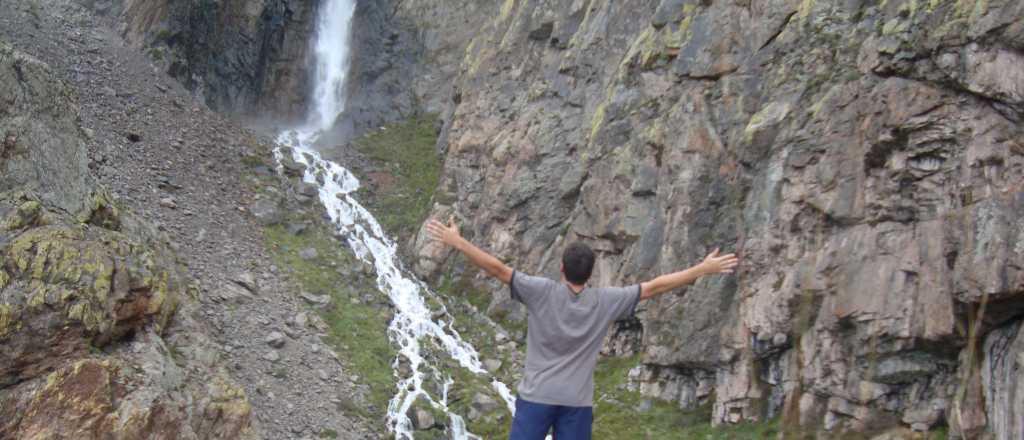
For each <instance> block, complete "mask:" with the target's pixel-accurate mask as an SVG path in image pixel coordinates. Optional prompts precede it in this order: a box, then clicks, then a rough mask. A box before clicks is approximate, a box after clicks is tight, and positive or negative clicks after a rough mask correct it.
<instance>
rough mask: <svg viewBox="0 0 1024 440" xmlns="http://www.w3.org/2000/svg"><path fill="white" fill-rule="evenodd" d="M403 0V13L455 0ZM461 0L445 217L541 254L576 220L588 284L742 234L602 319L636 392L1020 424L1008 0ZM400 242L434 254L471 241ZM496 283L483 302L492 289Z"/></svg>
mask: <svg viewBox="0 0 1024 440" xmlns="http://www.w3.org/2000/svg"><path fill="white" fill-rule="evenodd" d="M414 3H416V5H417V6H412V5H404V3H403V4H402V6H401V7H399V8H398V9H397V12H396V15H397V16H399V17H406V19H408V20H413V16H416V17H429V16H430V15H429V14H427V13H424V12H423V11H422V9H423V8H427V9H431V8H435V10H436V11H439V14H440V15H444V13H449V12H450V13H455V11H453V9H458V8H452V9H449V7H448V6H447V5H446V4H441V3H442V2H429V3H427V4H424V3H423V2H414ZM458 10H459V11H460V12H461V11H463V10H462V9H458ZM477 11H478V13H477V15H475V16H474V17H475V18H474V19H472V20H471V21H472V22H473V23H475V24H474V25H473V28H474V29H475V33H474V35H473V38H472V39H471V40H469V41H468V44H465V45H464V47H465V50H464V54H463V57H462V61H461V64H460V67H459V69H458V70H457V72H456V73H455V75H454V76H453V78H454V87H453V89H452V92H451V95H450V100H449V101H448V104H446V110H445V111H444V112H443V118H444V123H445V127H444V131H443V133H442V137H441V142H440V144H439V148H440V149H441V150H442V151H443V153H444V154H445V169H444V174H443V177H442V184H441V187H440V189H439V194H440V195H439V196H438V197H437V199H436V200H437V205H436V208H435V212H434V213H435V215H440V214H443V213H447V212H449V211H454V212H456V213H457V214H458V215H459V217H460V218H462V222H463V231H464V233H465V234H466V235H468V236H469V237H470V238H472V239H473V240H474V241H476V242H477V243H480V244H482V245H484V246H485V247H487V248H488V249H490V250H491V251H493V252H495V253H497V254H498V255H501V256H503V257H504V258H505V259H506V260H509V261H510V262H511V263H512V264H514V265H515V266H516V267H517V268H519V269H521V270H525V271H530V272H534V273H538V274H544V275H549V276H557V270H558V256H559V255H560V251H561V249H562V248H563V247H564V245H565V244H566V243H568V242H571V241H576V240H582V241H584V242H586V243H588V244H589V245H591V246H592V247H593V248H594V249H595V250H596V251H597V252H598V253H599V262H598V266H597V268H596V273H595V280H594V282H595V283H597V284H626V283H632V282H637V281H642V280H645V279H648V278H650V277H653V276H655V275H658V274H661V273H665V272H669V271H672V270H675V269H679V268H683V267H685V266H688V265H691V264H694V263H696V262H698V261H699V259H700V258H701V257H702V256H703V255H704V254H706V253H708V252H709V251H710V250H711V249H713V248H715V247H722V248H723V249H726V250H735V251H737V252H738V253H740V254H741V256H742V259H743V263H742V266H741V270H740V271H739V272H738V273H737V274H736V275H734V276H716V277H711V278H708V279H704V280H701V281H700V282H698V283H697V284H696V285H695V286H693V287H691V288H690V289H689V290H688V291H687V292H677V293H671V294H667V295H664V296H662V297H660V298H658V299H656V300H654V301H651V302H648V303H646V304H644V305H643V307H641V310H640V312H639V318H638V319H639V320H638V322H635V323H628V324H626V325H623V326H622V328H620V329H618V331H617V332H616V333H615V334H616V335H617V336H616V337H614V338H612V339H611V340H610V341H609V345H608V350H609V351H610V352H615V353H629V352H631V351H636V352H639V353H641V354H642V358H643V366H642V367H641V368H640V369H638V370H636V371H634V374H633V376H634V378H635V380H636V382H637V386H638V387H639V389H640V390H641V391H643V392H645V393H646V394H648V395H652V396H656V397H660V398H664V399H671V400H678V401H679V402H680V405H682V406H684V407H691V406H696V405H701V404H711V405H713V411H712V418H713V421H714V422H715V423H738V422H741V421H750V420H764V419H767V418H774V417H782V418H783V421H784V424H785V426H786V427H787V428H798V429H801V430H804V431H812V432H819V433H836V432H843V431H858V432H866V433H879V432H882V431H886V430H890V429H912V430H918V431H922V430H929V429H932V428H935V427H939V426H943V425H948V426H950V427H951V433H952V435H953V436H954V437H965V438H978V437H982V436H991V437H993V438H1016V437H1019V435H1020V429H1021V428H1020V426H1019V424H1018V423H1017V422H1016V421H1017V420H1019V419H1020V418H1021V417H1022V415H1024V414H1022V413H1021V410H1020V408H1019V406H1020V405H1019V402H1017V401H1016V400H1015V399H1017V398H1016V397H1014V396H1016V394H1015V392H1014V391H1012V390H1015V389H1016V388H1017V387H1019V386H1020V384H1021V382H1020V380H1021V379H1020V375H1019V371H1020V368H1021V367H1024V364H1022V363H1021V362H1022V361H1021V360H1020V359H1018V358H1019V357H1020V355H1021V353H1022V352H1021V347H1020V344H1018V343H1015V342H1012V343H1011V342H1009V341H1015V340H1016V339H1014V338H1015V337H1016V336H1014V335H1015V334H1016V333H1017V330H1016V329H1017V328H1018V327H1019V322H1020V320H1021V315H1022V312H1024V271H1022V268H1024V247H1022V246H1021V245H1020V242H1021V238H1022V236H1021V235H1022V234H1024V223H1022V222H1021V220H1020V218H1021V213H1022V212H1024V192H1022V188H1021V182H1024V129H1022V126H1021V118H1022V116H1024V76H1022V73H1021V72H1024V25H1022V23H1024V21H1022V17H1024V4H1022V3H1020V2H1017V1H1011V0H1007V1H999V0H991V1H984V2H980V1H979V2H963V1H961V2H952V1H930V2H921V1H911V0H907V1H887V2H872V1H857V0H854V1H846V2H821V1H817V2H816V1H793V0H768V1H758V2H751V1H742V0H734V1H704V2H697V1H689V0H664V1H658V0H647V1H636V2H616V1H609V0H571V1H570V0H521V1H517V0H507V1H505V2H503V4H501V5H493V6H491V7H484V6H481V8H480V9H478V10H477ZM436 35H438V37H439V38H441V39H442V40H443V41H445V42H446V43H441V44H438V47H440V46H444V45H445V44H451V45H454V46H457V44H456V43H457V42H458V40H459V38H458V36H457V35H451V36H447V35H445V34H444V33H440V34H436ZM450 72H452V71H451V70H450V69H449V70H444V71H439V74H441V75H449V74H451V73H450ZM438 90H442V91H444V90H445V89H444V88H441V87H438ZM438 102H440V101H438ZM416 247H417V250H418V252H419V253H420V255H421V257H422V258H421V259H420V261H418V262H417V264H416V266H417V269H418V270H419V271H420V273H422V274H424V275H426V276H433V275H436V274H437V273H438V272H440V271H442V270H444V269H445V267H447V265H448V264H461V263H458V261H459V260H458V259H455V258H450V256H449V255H447V254H445V253H443V252H442V250H440V249H438V248H437V247H435V246H434V245H432V244H429V243H426V242H425V241H424V240H423V237H422V236H421V237H420V240H419V241H418V243H417V244H416ZM494 291H495V292H496V293H495V298H494V301H493V302H492V304H491V309H492V310H498V309H506V308H508V307H509V299H508V298H507V295H508V294H507V291H506V290H505V289H497V288H495V289H494ZM637 332H639V333H640V334H639V335H638V334H637ZM1018 339H1019V338H1018ZM636 340H639V341H640V342H639V344H637V343H636V342H635V341H636ZM1018 400H1019V399H1018Z"/></svg>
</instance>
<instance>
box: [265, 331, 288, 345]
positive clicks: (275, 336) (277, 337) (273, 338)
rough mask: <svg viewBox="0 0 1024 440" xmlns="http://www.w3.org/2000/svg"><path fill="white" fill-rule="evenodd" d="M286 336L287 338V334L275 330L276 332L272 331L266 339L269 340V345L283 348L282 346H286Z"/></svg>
mask: <svg viewBox="0 0 1024 440" xmlns="http://www.w3.org/2000/svg"><path fill="white" fill-rule="evenodd" d="M284 338H285V336H284V335H283V334H282V333H281V332H276V331H275V332H270V334H268V335H267V338H266V339H265V341H266V342H267V345H269V346H271V347H274V348H281V347H284V342H285V339H284Z"/></svg>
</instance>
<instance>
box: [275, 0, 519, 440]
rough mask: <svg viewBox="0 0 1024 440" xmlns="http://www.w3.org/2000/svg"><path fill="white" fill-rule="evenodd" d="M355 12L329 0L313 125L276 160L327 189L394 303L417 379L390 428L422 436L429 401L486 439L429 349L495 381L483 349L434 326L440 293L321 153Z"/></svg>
mask: <svg viewBox="0 0 1024 440" xmlns="http://www.w3.org/2000/svg"><path fill="white" fill-rule="evenodd" d="M354 10H355V1H354V0H326V1H325V3H324V4H323V6H322V9H321V11H320V18H319V20H318V23H317V29H316V35H315V40H314V41H313V42H312V47H313V50H314V52H313V53H314V56H315V62H316V67H315V69H316V72H315V84H314V87H313V90H314V92H313V93H314V94H313V96H312V100H311V101H312V105H311V110H310V114H309V115H308V118H307V122H306V124H304V125H302V126H299V127H295V128H292V129H289V130H286V131H284V132H282V133H281V134H280V135H279V136H278V139H277V140H278V144H280V145H281V147H278V148H277V149H275V151H274V155H275V158H276V159H277V160H278V162H279V163H280V162H281V161H282V160H283V159H284V158H285V155H289V156H290V158H291V159H292V160H295V161H296V162H299V163H302V164H304V165H306V171H305V175H304V176H303V180H304V181H306V182H309V183H313V184H316V185H318V186H319V188H320V191H319V196H320V201H321V202H322V203H323V205H324V207H326V208H327V213H328V215H329V217H330V219H331V222H332V223H333V224H334V226H335V227H337V229H338V231H339V232H340V233H341V235H342V236H344V237H345V240H346V242H347V244H348V246H349V247H351V249H352V251H353V252H354V253H355V255H356V256H357V257H358V258H359V259H360V260H362V261H364V262H367V263H370V264H372V265H373V267H374V269H375V270H376V275H377V286H378V287H379V288H380V290H381V291H382V292H384V293H385V294H387V295H388V297H389V298H390V300H391V302H392V303H393V304H394V307H395V317H394V318H393V319H392V321H391V323H390V325H389V327H388V335H389V337H390V339H391V341H392V343H393V344H394V345H395V347H396V348H397V349H398V351H399V353H400V355H401V356H400V357H404V358H405V359H407V360H408V365H409V370H411V372H412V373H411V375H408V377H401V376H400V375H398V374H396V381H397V384H396V389H395V396H394V397H393V398H392V399H391V401H390V402H389V404H388V409H387V420H386V423H387V426H388V429H389V430H390V431H391V432H392V433H393V434H394V436H395V438H396V439H409V440H412V439H413V438H414V430H413V427H412V422H411V420H410V419H409V417H407V415H406V414H407V413H408V411H409V408H410V407H411V406H412V405H413V403H414V402H415V401H416V400H417V399H424V400H425V401H426V402H428V403H429V404H430V405H432V406H434V407H435V408H437V409H439V410H441V411H443V412H444V413H445V414H446V415H447V416H448V419H449V420H448V430H449V434H450V435H451V437H452V438H453V439H457V440H463V439H478V438H479V437H478V436H476V435H473V434H472V433H470V432H468V431H467V430H466V424H465V422H464V421H463V420H462V418H461V417H459V416H458V415H457V414H455V413H453V412H451V411H449V410H448V403H449V402H448V390H449V389H450V388H451V386H452V385H453V384H454V381H453V379H452V377H451V375H449V374H446V373H445V372H444V371H443V370H442V369H441V368H439V367H438V366H437V365H435V364H434V362H433V361H432V360H431V359H430V358H429V357H428V356H425V349H426V348H427V347H429V346H431V345H433V346H436V348H437V349H438V350H439V351H442V352H443V353H446V354H447V355H448V356H451V358H452V359H454V360H456V361H457V362H458V363H459V364H460V365H461V366H462V367H463V368H466V369H468V370H470V371H472V372H473V373H477V374H487V373H486V372H485V370H484V368H483V367H482V365H481V363H480V359H479V355H478V353H477V351H476V349H474V348H473V346H471V345H470V344H469V343H467V342H466V341H464V340H463V339H462V338H461V337H460V335H459V333H458V332H457V331H456V330H455V329H454V328H453V323H452V322H445V321H443V320H441V319H438V320H436V321H435V320H434V319H432V317H431V310H430V308H429V307H428V306H427V302H426V300H425V297H426V296H431V295H436V294H435V293H433V292H431V291H430V289H429V288H427V286H425V285H424V284H423V283H422V282H420V281H418V280H417V279H416V278H415V277H413V276H412V275H411V274H409V272H408V271H406V270H405V269H404V267H403V266H402V263H401V261H399V259H398V257H397V255H396V254H397V246H396V244H395V243H394V241H392V240H391V239H389V238H388V237H387V235H386V234H385V233H384V231H383V230H382V229H381V227H380V224H379V223H378V222H377V220H376V219H375V218H374V217H373V215H372V214H370V212H369V211H367V210H366V209H365V208H364V207H363V206H362V205H360V204H359V202H358V201H357V200H356V199H355V198H353V197H352V194H353V193H354V191H356V190H357V189H358V188H359V181H358V179H356V177H355V176H353V175H352V173H351V172H349V171H348V170H347V169H345V168H344V167H342V166H341V165H339V164H337V163H334V162H331V161H329V160H325V159H324V158H323V157H321V155H320V154H319V153H318V152H317V151H316V150H315V149H314V148H313V145H314V144H315V142H316V140H317V139H318V138H319V137H320V135H321V134H322V133H324V132H326V131H327V130H329V129H330V128H331V127H332V126H333V125H334V122H335V120H336V119H337V117H338V115H339V114H340V113H341V112H342V111H343V110H344V109H345V96H344V85H345V81H346V77H347V74H348V70H349V47H350V45H349V41H350V38H351V26H350V25H351V22H352V16H353V13H354ZM398 366H399V359H397V358H396V360H395V362H394V364H393V367H394V368H395V369H396V371H397V368H398ZM427 381H432V382H433V383H436V384H441V385H442V387H441V392H440V393H439V394H440V395H433V394H431V393H430V392H429V391H428V390H427V389H425V387H424V384H425V382H427ZM491 385H492V387H493V388H494V390H495V391H496V392H497V393H498V394H499V395H500V396H501V397H502V398H503V399H504V401H505V403H506V405H507V406H508V410H509V411H510V412H512V411H514V409H515V406H514V398H513V396H512V393H511V392H510V391H509V388H508V387H507V386H506V385H505V384H504V383H502V382H500V381H498V380H495V379H493V378H492V382H491Z"/></svg>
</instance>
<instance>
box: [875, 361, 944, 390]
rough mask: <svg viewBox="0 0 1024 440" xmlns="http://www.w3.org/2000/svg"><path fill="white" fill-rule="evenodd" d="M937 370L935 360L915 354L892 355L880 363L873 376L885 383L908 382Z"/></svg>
mask: <svg viewBox="0 0 1024 440" xmlns="http://www.w3.org/2000/svg"><path fill="white" fill-rule="evenodd" d="M935 371H936V366H935V363H934V361H933V360H930V359H927V358H921V357H913V356H898V355H897V356H891V357H888V358H885V359H883V360H882V361H881V362H879V363H878V367H877V368H876V369H875V372H874V375H873V376H872V378H873V379H874V380H875V381H877V382H880V383H884V384H896V383H906V382H910V381H913V380H914V379H917V378H920V377H926V376H930V375H932V374H933V373H934V372H935Z"/></svg>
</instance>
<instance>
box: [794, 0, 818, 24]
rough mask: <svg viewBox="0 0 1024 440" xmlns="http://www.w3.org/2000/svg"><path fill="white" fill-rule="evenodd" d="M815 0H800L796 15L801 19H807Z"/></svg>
mask: <svg viewBox="0 0 1024 440" xmlns="http://www.w3.org/2000/svg"><path fill="white" fill-rule="evenodd" d="M815 3H816V2H815V0H802V1H801V2H800V9H799V12H798V15H799V16H800V19H801V20H805V21H806V20H807V17H809V16H810V15H811V10H812V9H814V4H815Z"/></svg>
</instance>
